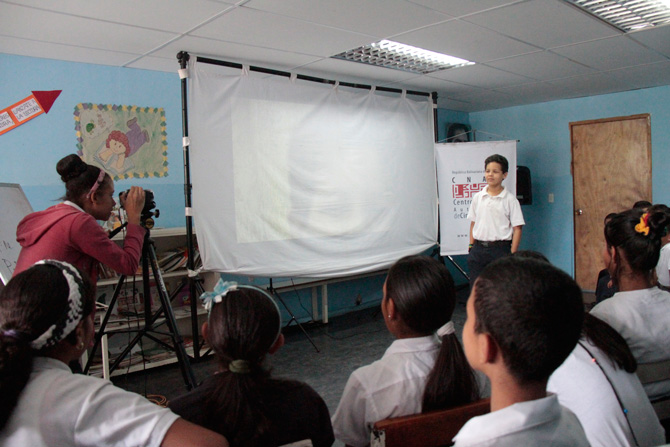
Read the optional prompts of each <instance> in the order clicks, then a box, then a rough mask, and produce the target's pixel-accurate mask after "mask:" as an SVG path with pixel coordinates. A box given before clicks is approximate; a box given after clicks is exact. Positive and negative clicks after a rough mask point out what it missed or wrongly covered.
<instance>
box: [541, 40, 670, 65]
mask: <svg viewBox="0 0 670 447" xmlns="http://www.w3.org/2000/svg"><path fill="white" fill-rule="evenodd" d="M552 51H553V52H555V53H558V54H560V55H562V56H565V57H567V58H569V59H572V60H574V61H576V62H579V63H581V64H584V65H587V66H589V67H592V68H595V69H597V70H613V69H615V68H623V67H628V66H632V65H641V64H648V63H652V62H659V61H661V60H663V59H665V57H663V56H661V55H659V54H658V53H656V52H654V51H651V50H648V49H647V48H645V47H643V46H642V45H640V44H639V43H637V42H635V41H634V40H632V39H630V38H629V37H627V36H618V37H611V38H609V39H601V40H594V41H592V42H584V43H580V44H576V45H570V46H567V47H561V48H555V49H553V50H552Z"/></svg>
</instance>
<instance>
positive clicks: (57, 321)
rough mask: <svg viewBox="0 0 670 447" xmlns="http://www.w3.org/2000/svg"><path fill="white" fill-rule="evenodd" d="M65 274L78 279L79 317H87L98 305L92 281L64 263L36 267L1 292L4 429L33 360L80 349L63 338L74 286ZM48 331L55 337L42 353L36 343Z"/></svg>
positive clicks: (0, 409) (0, 387)
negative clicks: (60, 345) (57, 349)
mask: <svg viewBox="0 0 670 447" xmlns="http://www.w3.org/2000/svg"><path fill="white" fill-rule="evenodd" d="M47 262H49V261H47ZM62 266H67V267H62ZM63 268H68V269H71V270H70V271H69V272H68V274H69V275H70V277H74V276H76V275H78V278H77V283H78V284H77V285H76V287H78V288H79V291H78V292H79V294H80V296H81V315H80V316H86V315H89V314H90V313H91V312H92V311H93V309H94V305H95V303H94V296H93V288H92V287H91V284H90V281H89V279H88V276H87V275H82V274H81V272H79V271H78V270H76V269H75V268H74V267H72V266H70V265H68V264H65V263H58V264H38V265H35V266H33V267H31V268H29V269H27V270H25V271H23V272H21V273H19V274H18V275H16V276H15V277H14V278H12V280H11V281H9V283H7V286H6V287H5V288H4V289H3V290H2V292H0V328H1V329H0V429H1V428H2V427H4V425H5V424H6V423H7V420H8V419H9V416H10V415H11V413H12V410H13V409H14V407H15V406H16V403H17V401H18V397H19V394H20V393H21V391H22V390H23V388H24V387H25V385H26V383H27V382H28V379H29V377H30V371H31V370H32V359H33V356H34V355H35V354H36V353H43V352H47V351H48V350H50V349H54V346H55V344H56V343H57V342H58V341H59V340H62V339H65V340H68V341H69V342H70V343H72V344H74V343H76V336H75V335H74V333H70V334H69V336H68V334H65V333H64V329H65V328H66V326H67V323H68V320H71V318H70V317H69V313H71V312H70V303H69V296H70V282H69V280H68V279H67V278H66V276H64V274H63ZM52 326H53V329H51V330H50V328H52ZM48 330H49V332H48V333H49V334H51V336H50V337H49V339H47V340H46V341H44V342H43V343H42V344H43V345H44V347H43V348H41V349H35V347H34V345H35V340H36V339H38V337H40V336H43V335H44V334H45V333H47V331H48ZM40 338H41V337H40ZM50 340H53V342H51V341H50Z"/></svg>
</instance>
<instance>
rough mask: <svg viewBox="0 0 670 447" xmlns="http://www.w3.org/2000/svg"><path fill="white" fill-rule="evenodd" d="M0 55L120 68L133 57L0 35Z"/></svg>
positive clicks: (127, 54)
mask: <svg viewBox="0 0 670 447" xmlns="http://www.w3.org/2000/svg"><path fill="white" fill-rule="evenodd" d="M0 53H6V54H16V55H19V56H21V55H26V54H28V55H30V57H40V58H44V59H57V60H61V61H69V62H84V63H87V64H100V65H113V66H122V65H123V64H125V63H126V62H127V61H128V60H130V59H132V58H133V57H135V55H132V54H129V53H119V52H115V51H109V50H97V49H93V48H82V47H75V46H72V45H62V44H58V43H50V42H40V41H35V40H28V39H17V38H14V37H7V36H1V35H0Z"/></svg>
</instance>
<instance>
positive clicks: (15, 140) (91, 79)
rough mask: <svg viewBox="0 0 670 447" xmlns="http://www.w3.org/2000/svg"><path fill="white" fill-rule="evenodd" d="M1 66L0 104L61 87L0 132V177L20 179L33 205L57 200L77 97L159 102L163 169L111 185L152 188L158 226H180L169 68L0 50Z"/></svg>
mask: <svg viewBox="0 0 670 447" xmlns="http://www.w3.org/2000/svg"><path fill="white" fill-rule="evenodd" d="M0 67H1V68H2V72H3V79H2V88H0V109H4V108H5V107H8V106H10V105H12V104H14V103H16V102H18V101H20V100H22V99H23V98H26V97H27V96H30V94H31V91H33V90H62V92H61V94H60V96H59V97H58V98H57V99H56V102H55V103H54V105H53V107H52V108H51V110H50V111H49V113H47V114H43V115H40V116H38V117H36V118H34V119H32V120H31V121H29V122H27V123H25V124H23V125H20V126H18V127H16V128H14V129H13V130H10V131H9V132H7V133H5V134H3V135H0V156H1V157H2V163H0V182H4V183H19V184H20V185H21V187H22V188H23V190H24V191H25V193H26V196H27V197H28V201H29V202H30V204H31V205H32V207H33V209H35V210H42V209H45V208H47V207H49V206H51V205H54V204H55V203H57V202H58V199H59V197H61V196H62V195H63V194H64V193H65V188H64V185H63V182H61V180H60V177H59V175H58V173H57V172H56V163H57V162H58V160H60V159H61V158H62V157H64V156H65V155H67V154H72V153H76V152H77V147H76V144H77V139H76V134H75V130H74V129H75V128H74V125H75V121H74V115H73V112H74V107H75V106H76V105H77V104H79V103H94V104H122V105H137V106H142V107H162V108H163V109H165V119H166V123H167V143H168V176H167V177H161V178H149V179H131V180H125V181H119V182H116V191H117V192H120V191H122V190H125V189H127V188H128V187H130V185H131V184H132V185H139V186H142V187H144V188H149V189H152V190H153V191H154V193H155V196H156V204H157V208H158V209H159V210H160V211H161V214H160V217H159V218H158V219H156V225H157V226H160V227H183V226H184V225H185V218H184V192H183V191H184V188H183V183H184V172H183V162H182V147H181V144H182V143H181V142H182V131H181V125H182V123H181V96H180V95H181V94H180V87H179V86H180V82H179V76H177V68H179V67H178V64H177V62H176V60H175V72H174V73H163V72H156V71H148V70H135V69H127V68H115V67H107V66H102V65H91V64H78V63H72V62H62V61H55V60H48V59H37V58H29V57H21V56H11V55H7V54H0Z"/></svg>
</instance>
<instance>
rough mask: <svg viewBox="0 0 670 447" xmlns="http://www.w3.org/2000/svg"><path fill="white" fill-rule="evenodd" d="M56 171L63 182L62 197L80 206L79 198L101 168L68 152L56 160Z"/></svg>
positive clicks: (87, 189) (85, 192)
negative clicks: (63, 191)
mask: <svg viewBox="0 0 670 447" xmlns="http://www.w3.org/2000/svg"><path fill="white" fill-rule="evenodd" d="M56 171H57V172H58V174H59V175H60V178H61V180H62V181H63V182H64V183H65V196H64V197H63V198H64V199H66V200H69V201H71V202H73V203H76V204H77V205H79V206H81V203H80V202H81V198H82V197H83V196H85V195H86V194H87V193H88V192H89V191H90V190H91V188H92V187H93V185H94V184H95V183H96V182H97V181H98V176H99V175H100V172H101V169H100V168H98V167H97V166H93V165H89V164H87V163H86V162H84V160H82V159H81V158H80V157H79V156H78V155H76V154H70V155H68V156H66V157H63V158H62V159H60V160H59V161H58V164H57V165H56ZM110 181H111V179H110Z"/></svg>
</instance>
